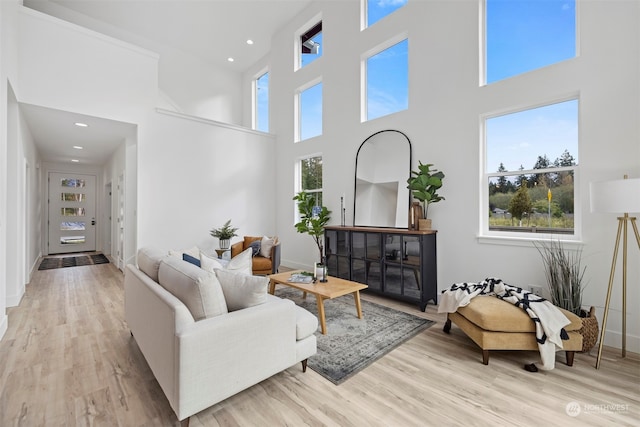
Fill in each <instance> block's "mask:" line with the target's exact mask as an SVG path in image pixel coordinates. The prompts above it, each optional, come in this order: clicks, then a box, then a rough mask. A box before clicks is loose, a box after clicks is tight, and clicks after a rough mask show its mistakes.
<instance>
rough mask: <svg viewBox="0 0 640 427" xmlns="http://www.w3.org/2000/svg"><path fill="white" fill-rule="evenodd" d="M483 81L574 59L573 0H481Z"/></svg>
mask: <svg viewBox="0 0 640 427" xmlns="http://www.w3.org/2000/svg"><path fill="white" fill-rule="evenodd" d="M485 41H486V52H485V55H486V57H485V67H486V82H487V83H493V82H496V81H498V80H502V79H506V78H508V77H512V76H515V75H518V74H522V73H525V72H527V71H531V70H534V69H537V68H541V67H545V66H547V65H551V64H554V63H556V62H560V61H564V60H565V59H569V58H573V57H574V56H576V4H575V0H517V1H515V0H485Z"/></svg>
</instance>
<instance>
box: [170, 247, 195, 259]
mask: <svg viewBox="0 0 640 427" xmlns="http://www.w3.org/2000/svg"><path fill="white" fill-rule="evenodd" d="M182 254H187V255H191V256H192V257H194V258H200V249H199V248H198V247H197V246H193V247H191V248H189V249H183V250H181V251H171V250H170V251H169V255H171V256H174V257H176V258H180V259H182Z"/></svg>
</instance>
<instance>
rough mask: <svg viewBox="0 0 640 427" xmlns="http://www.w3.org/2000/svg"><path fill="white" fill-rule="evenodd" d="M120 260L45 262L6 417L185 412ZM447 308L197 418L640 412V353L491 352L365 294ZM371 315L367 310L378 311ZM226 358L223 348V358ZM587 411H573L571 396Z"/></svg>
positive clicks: (23, 328) (548, 421)
mask: <svg viewBox="0 0 640 427" xmlns="http://www.w3.org/2000/svg"><path fill="white" fill-rule="evenodd" d="M122 286H123V276H122V274H121V272H120V271H119V270H117V269H116V268H115V266H114V265H113V264H105V265H96V266H86V267H73V268H63V269H58V270H49V271H38V272H36V273H35V274H34V277H33V280H32V283H31V284H29V285H28V286H27V291H26V294H25V296H24V298H23V300H22V302H21V304H20V306H18V307H15V308H10V309H9V310H8V314H9V329H8V331H7V333H6V334H5V336H4V338H3V339H2V341H0V387H1V388H0V426H30V427H31V426H74V425H78V426H89V425H90V426H127V427H128V426H170V425H176V424H177V420H176V418H175V415H174V414H173V412H172V411H171V408H170V407H169V404H168V402H167V400H166V398H165V397H164V395H163V393H162V390H161V389H160V387H159V386H158V384H157V382H156V381H155V379H154V378H153V374H152V373H151V372H150V370H149V367H148V366H147V364H146V362H145V360H144V358H143V356H142V354H141V353H140V351H139V350H138V347H137V345H136V343H135V341H134V339H133V338H131V336H130V334H129V330H128V329H127V325H126V323H125V321H124V314H123V310H124V305H123V287H122ZM363 299H368V300H374V301H376V302H379V303H384V304H386V305H389V306H393V307H395V308H398V309H401V310H406V311H409V312H411V313H413V314H416V315H419V316H424V317H426V318H429V319H432V320H436V321H437V322H438V324H437V325H435V326H433V327H431V328H430V329H428V330H426V331H425V332H423V333H421V334H419V335H418V336H416V337H415V338H413V339H411V340H410V341H408V342H406V343H405V344H403V345H402V346H400V347H399V348H397V349H395V350H394V351H392V352H391V353H389V354H388V355H386V356H385V357H383V358H382V359H380V360H378V361H377V362H375V363H374V364H373V365H371V366H369V367H368V368H366V369H365V370H363V371H361V372H360V373H358V374H357V375H355V376H354V377H352V378H351V379H349V380H347V381H346V382H345V383H343V384H342V385H340V386H335V385H333V384H332V383H330V382H329V381H327V380H325V379H324V378H323V377H321V376H320V375H318V374H316V373H315V372H314V371H313V370H307V372H306V373H304V374H303V373H302V371H301V369H300V365H299V364H297V365H295V366H293V367H291V368H289V369H287V370H286V371H284V372H282V373H280V374H277V375H275V376H273V377H272V378H270V379H268V380H266V381H263V382H262V383H260V384H258V385H256V386H254V387H252V388H250V389H248V390H245V391H244V392H242V393H239V394H237V395H235V396H233V397H231V398H229V399H227V400H226V401H224V402H221V403H219V404H217V405H215V406H213V407H211V408H209V409H207V410H204V411H202V412H201V413H199V414H197V415H195V416H193V417H191V426H192V427H197V426H225V427H226V426H285V425H287V426H304V425H309V426H322V425H328V426H450V425H465V426H485V425H486V426H496V425H517V426H529V425H530V426H544V425H546V426H558V425H562V426H572V425H575V426H578V425H579V426H605V425H636V426H637V425H639V423H640V362H639V360H638V358H637V355H632V357H627V358H626V359H621V358H620V357H619V351H615V350H613V349H605V355H604V359H603V362H602V365H601V368H600V370H595V369H594V365H595V350H592V354H577V355H576V359H575V364H574V366H573V367H572V368H570V367H568V366H566V365H565V364H564V354H563V353H558V363H557V364H556V369H555V370H553V371H549V372H538V373H529V372H526V371H525V370H523V369H522V367H523V365H524V364H525V363H530V362H535V361H537V360H538V355H537V353H536V352H494V353H493V354H492V355H491V360H490V363H489V365H488V366H484V365H482V363H481V354H480V352H479V350H478V348H477V347H476V346H475V345H474V344H473V343H472V342H471V341H470V340H469V339H468V338H466V337H465V336H464V335H463V334H462V333H461V332H460V330H459V329H457V328H456V326H455V325H454V326H453V328H452V332H451V335H446V334H444V333H443V332H442V326H443V316H442V315H439V314H437V313H436V311H435V309H434V307H433V306H431V305H430V306H429V307H428V308H427V312H426V313H421V312H420V311H419V310H418V309H417V308H416V307H414V306H412V305H405V304H399V303H395V302H392V301H390V300H386V299H380V298H374V297H372V296H367V295H364V296H363ZM365 316H366V313H365ZM212 363H214V361H212ZM571 402H577V405H578V407H579V409H580V411H581V412H580V414H579V415H577V416H576V417H570V416H568V415H567V413H566V408H567V405H568V404H570V403H571Z"/></svg>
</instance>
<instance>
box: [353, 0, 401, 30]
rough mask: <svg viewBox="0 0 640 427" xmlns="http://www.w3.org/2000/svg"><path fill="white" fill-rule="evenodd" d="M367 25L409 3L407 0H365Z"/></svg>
mask: <svg viewBox="0 0 640 427" xmlns="http://www.w3.org/2000/svg"><path fill="white" fill-rule="evenodd" d="M363 3H364V4H365V5H366V11H365V13H366V16H367V19H366V22H367V27H370V26H371V25H373V24H375V23H376V22H378V21H379V20H381V19H382V18H384V17H385V16H387V15H389V14H391V13H392V12H395V11H396V10H398V9H400V8H401V7H402V6H404V5H405V4H407V0H364V1H363Z"/></svg>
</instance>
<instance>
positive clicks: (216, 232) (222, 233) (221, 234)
mask: <svg viewBox="0 0 640 427" xmlns="http://www.w3.org/2000/svg"><path fill="white" fill-rule="evenodd" d="M236 231H238V229H237V228H236V227H232V226H231V220H229V221H227V222H225V223H224V225H223V226H222V227H220V228H214V229H212V230H211V231H210V233H211V236H213V237H217V238H218V240H220V249H229V247H230V246H231V238H232V237H235V236H237V234H236Z"/></svg>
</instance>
